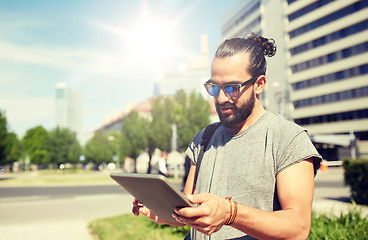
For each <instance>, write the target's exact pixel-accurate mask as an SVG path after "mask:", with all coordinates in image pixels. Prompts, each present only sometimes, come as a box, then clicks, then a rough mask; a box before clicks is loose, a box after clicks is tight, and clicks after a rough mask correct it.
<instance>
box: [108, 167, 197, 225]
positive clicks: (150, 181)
mask: <svg viewBox="0 0 368 240" xmlns="http://www.w3.org/2000/svg"><path fill="white" fill-rule="evenodd" d="M110 176H111V178H112V179H114V180H115V181H116V182H117V183H118V184H119V185H120V186H121V187H123V188H124V189H125V190H126V191H127V192H128V193H129V194H131V195H133V196H134V197H135V198H136V199H137V200H139V201H140V202H141V203H142V204H144V205H145V206H146V207H147V208H149V209H150V210H151V211H153V212H154V213H155V214H156V215H157V216H158V217H159V218H161V219H164V220H167V221H171V222H172V221H174V222H176V220H175V219H174V218H173V217H172V213H173V212H174V209H175V208H177V207H178V208H180V207H191V206H193V204H192V203H190V202H189V200H188V199H187V197H186V196H185V195H184V194H183V193H181V192H180V191H178V190H177V189H176V188H175V187H174V186H173V185H172V184H171V183H170V182H169V181H168V179H167V178H166V177H164V176H162V175H158V174H139V173H111V174H110Z"/></svg>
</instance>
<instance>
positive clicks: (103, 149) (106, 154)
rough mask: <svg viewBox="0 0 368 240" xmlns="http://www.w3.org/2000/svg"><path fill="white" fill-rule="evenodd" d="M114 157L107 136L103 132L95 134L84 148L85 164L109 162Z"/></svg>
mask: <svg viewBox="0 0 368 240" xmlns="http://www.w3.org/2000/svg"><path fill="white" fill-rule="evenodd" d="M113 155H114V152H113V149H112V146H111V144H110V143H109V140H108V135H107V134H105V133H104V132H103V131H98V132H95V134H94V136H93V138H91V139H90V140H89V141H88V142H87V143H86V146H85V157H86V161H87V162H93V163H98V164H99V163H104V162H111V161H112V157H113Z"/></svg>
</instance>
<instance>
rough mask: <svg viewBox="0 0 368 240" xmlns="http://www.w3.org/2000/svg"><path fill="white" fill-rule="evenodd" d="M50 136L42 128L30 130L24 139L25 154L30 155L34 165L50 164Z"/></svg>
mask: <svg viewBox="0 0 368 240" xmlns="http://www.w3.org/2000/svg"><path fill="white" fill-rule="evenodd" d="M48 135H49V133H48V132H47V130H46V129H44V128H43V127H42V126H37V127H35V128H32V129H29V130H28V131H27V132H26V135H25V136H24V138H23V146H24V150H25V153H26V154H27V155H29V157H30V160H31V163H32V164H48V163H50V157H49V151H48V146H47V141H48Z"/></svg>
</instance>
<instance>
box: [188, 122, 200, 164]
mask: <svg viewBox="0 0 368 240" xmlns="http://www.w3.org/2000/svg"><path fill="white" fill-rule="evenodd" d="M203 133H204V129H202V130H201V131H199V132H198V133H197V134H196V135H195V136H194V138H193V139H192V141H191V142H190V143H189V145H188V148H187V149H186V150H185V155H186V156H187V157H188V158H189V159H190V160H191V161H192V162H193V163H194V164H197V158H198V155H199V151H200V147H199V146H200V143H201V140H202V136H203Z"/></svg>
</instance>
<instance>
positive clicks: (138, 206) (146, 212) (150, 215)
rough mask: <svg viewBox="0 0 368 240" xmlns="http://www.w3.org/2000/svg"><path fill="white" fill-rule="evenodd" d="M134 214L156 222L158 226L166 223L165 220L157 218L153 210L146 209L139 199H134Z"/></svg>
mask: <svg viewBox="0 0 368 240" xmlns="http://www.w3.org/2000/svg"><path fill="white" fill-rule="evenodd" d="M132 212H133V214H134V215H135V216H138V215H139V214H140V213H141V214H143V215H144V216H146V217H147V218H149V219H150V220H151V221H154V222H155V223H158V224H163V223H165V222H164V221H163V220H161V219H160V218H159V217H157V216H156V214H154V213H153V212H152V211H151V210H149V209H148V208H146V207H145V206H144V205H143V204H142V203H141V202H139V201H138V200H137V199H134V201H133V209H132Z"/></svg>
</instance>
